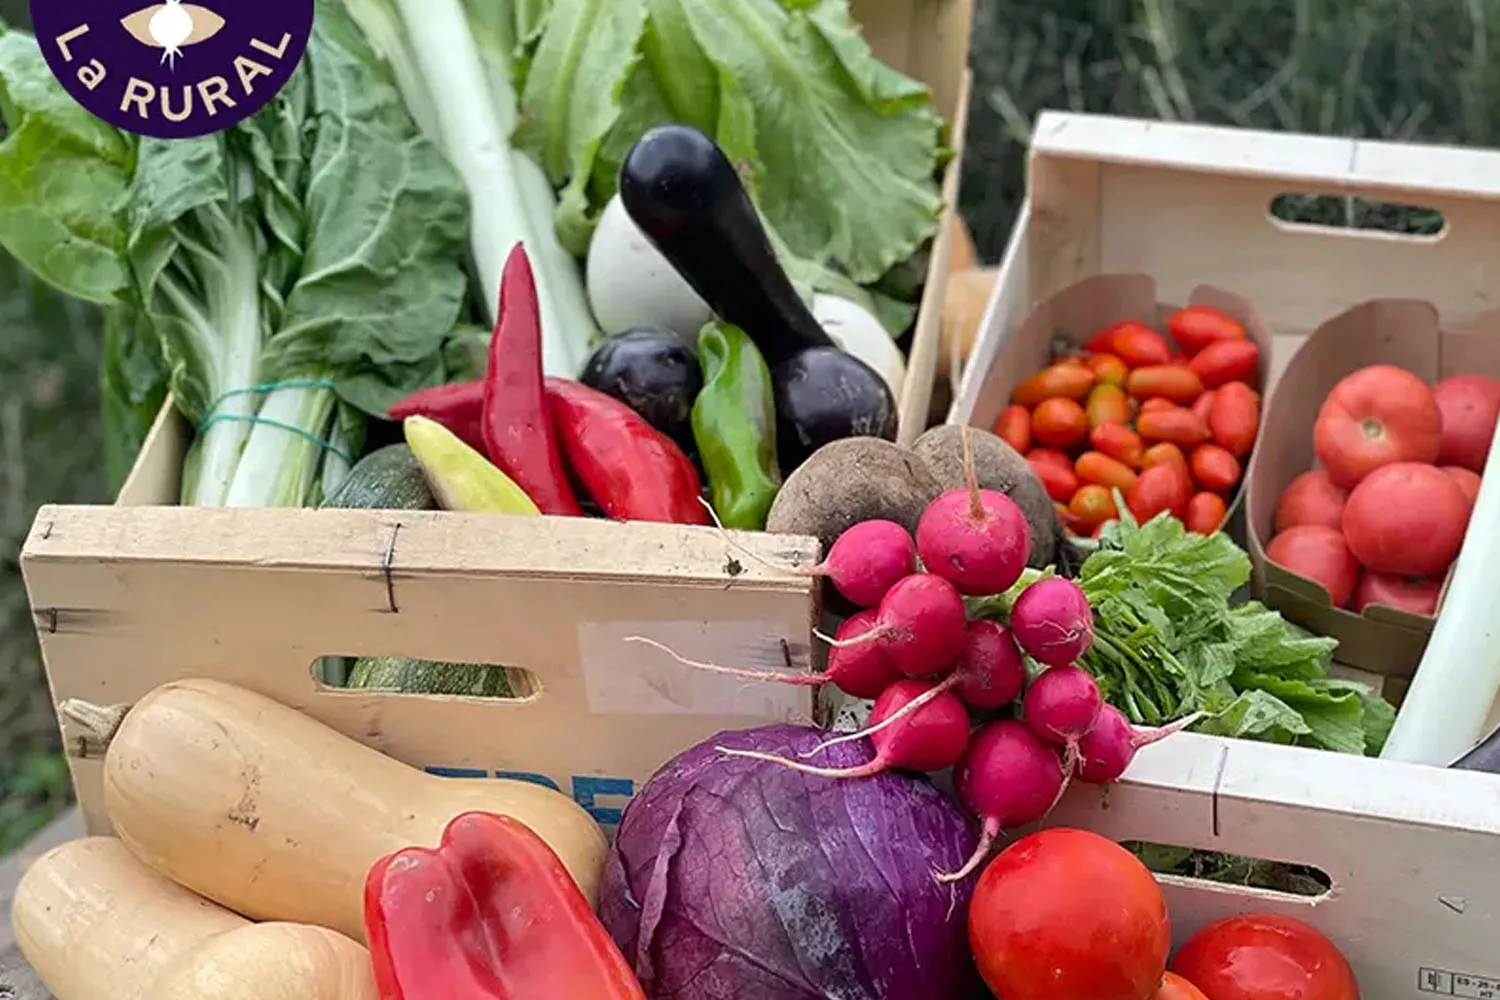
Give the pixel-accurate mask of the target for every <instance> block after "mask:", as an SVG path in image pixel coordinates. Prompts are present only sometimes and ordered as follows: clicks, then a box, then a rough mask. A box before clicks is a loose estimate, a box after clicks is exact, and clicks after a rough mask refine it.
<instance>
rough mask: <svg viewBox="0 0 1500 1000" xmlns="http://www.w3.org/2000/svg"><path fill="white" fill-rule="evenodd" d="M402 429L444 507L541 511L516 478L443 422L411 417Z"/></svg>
mask: <svg viewBox="0 0 1500 1000" xmlns="http://www.w3.org/2000/svg"><path fill="white" fill-rule="evenodd" d="M402 429H403V430H404V431H405V433H406V443H407V445H408V446H409V447H410V448H411V451H412V454H413V455H415V456H417V462H418V464H420V465H421V466H422V472H423V474H424V475H426V476H427V484H428V486H430V487H431V488H432V495H433V496H434V497H436V498H437V501H438V504H439V506H441V507H442V508H443V509H444V510H454V511H464V512H466V513H471V514H537V515H540V514H541V511H540V510H538V509H537V505H536V504H535V503H533V502H532V499H531V497H529V496H527V495H526V491H525V490H523V489H521V487H519V486H517V485H516V482H515V480H513V479H511V478H510V477H509V476H507V475H506V474H505V473H503V472H501V471H500V470H499V469H498V468H496V467H495V466H494V465H493V464H492V463H491V462H490V460H489V459H487V458H485V457H484V456H483V455H481V454H480V453H479V452H477V451H475V450H474V449H473V448H471V447H469V445H467V444H465V443H464V441H463V440H462V439H461V438H459V436H458V435H457V434H454V433H453V432H452V431H450V430H449V429H448V428H446V427H444V426H443V425H442V424H440V423H438V422H437V421H435V420H429V419H428V418H427V417H407V418H406V420H405V421H404V422H403V424H402Z"/></svg>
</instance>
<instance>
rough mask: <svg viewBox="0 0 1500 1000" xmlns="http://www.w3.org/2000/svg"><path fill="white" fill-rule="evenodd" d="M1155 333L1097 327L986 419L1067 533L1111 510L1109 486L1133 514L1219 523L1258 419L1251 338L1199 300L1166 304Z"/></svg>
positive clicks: (1203, 526) (1135, 326)
mask: <svg viewBox="0 0 1500 1000" xmlns="http://www.w3.org/2000/svg"><path fill="white" fill-rule="evenodd" d="M1167 331H1168V333H1170V334H1171V341H1169V340H1168V339H1167V337H1164V336H1163V335H1162V334H1160V333H1158V332H1157V331H1156V330H1153V329H1151V328H1150V327H1148V326H1146V325H1144V324H1142V323H1137V322H1133V321H1127V322H1123V323H1117V324H1115V325H1114V326H1111V327H1109V328H1108V329H1106V330H1104V331H1102V332H1100V333H1098V334H1096V335H1095V336H1094V337H1093V338H1091V339H1090V340H1089V341H1088V342H1087V343H1086V344H1085V345H1084V348H1083V351H1082V352H1081V353H1078V354H1073V355H1069V356H1067V357H1063V358H1061V359H1059V360H1058V361H1056V362H1054V363H1053V364H1052V365H1050V366H1049V367H1047V368H1044V369H1043V370H1041V371H1039V372H1037V373H1035V374H1034V375H1032V376H1031V377H1030V378H1028V379H1026V380H1025V381H1024V382H1022V383H1021V384H1020V385H1018V386H1017V387H1016V389H1015V391H1014V392H1013V393H1012V395H1011V405H1010V406H1008V407H1006V409H1005V412H1003V413H1002V414H1001V415H1000V419H999V420H998V421H996V423H995V433H996V434H997V435H999V436H1000V437H1001V438H1003V439H1004V440H1005V441H1006V442H1007V443H1009V444H1010V446H1011V447H1012V448H1015V449H1016V451H1018V452H1020V453H1021V454H1022V455H1025V456H1026V459H1027V461H1028V462H1030V464H1031V467H1032V469H1033V470H1035V472H1036V474H1037V476H1038V477H1039V478H1040V479H1041V481H1042V484H1043V485H1044V486H1045V487H1046V489H1047V493H1048V495H1050V496H1051V497H1052V500H1053V502H1054V503H1055V504H1056V505H1057V511H1058V515H1059V516H1060V517H1061V518H1062V521H1063V524H1064V525H1065V526H1066V527H1067V529H1068V530H1069V531H1070V532H1072V533H1073V534H1077V535H1097V534H1098V532H1099V530H1100V529H1101V528H1102V527H1103V526H1104V525H1105V524H1107V523H1108V522H1110V521H1111V520H1114V519H1115V518H1116V517H1118V516H1119V511H1118V510H1117V509H1116V506H1115V499H1114V493H1113V491H1114V490H1119V491H1120V494H1121V495H1122V496H1123V497H1124V498H1125V503H1126V506H1128V507H1129V508H1130V512H1131V514H1132V515H1134V516H1135V518H1136V519H1137V520H1140V521H1148V520H1150V519H1151V518H1153V517H1155V516H1156V515H1157V514H1159V513H1160V512H1162V511H1164V510H1166V511H1171V512H1172V514H1173V516H1175V517H1177V518H1179V519H1180V520H1182V521H1184V522H1185V523H1186V524H1187V527H1188V529H1189V530H1190V531H1196V532H1199V533H1201V534H1205V535H1207V534H1212V533H1213V532H1215V531H1217V530H1219V527H1220V526H1221V525H1222V523H1223V521H1224V516H1225V513H1226V511H1227V508H1228V503H1229V500H1230V498H1231V497H1232V496H1233V493H1234V490H1235V488H1236V487H1237V486H1238V485H1239V482H1240V478H1241V476H1242V475H1243V473H1244V464H1243V463H1244V459H1245V458H1246V456H1248V455H1249V454H1250V448H1251V446H1252V445H1253V444H1254V443H1255V435H1256V432H1257V431H1258V430H1259V428H1260V394H1259V393H1258V392H1257V391H1256V389H1255V386H1256V384H1257V381H1256V380H1257V373H1258V371H1259V367H1260V348H1259V346H1258V345H1257V344H1256V343H1255V341H1253V340H1251V339H1250V338H1249V337H1248V336H1247V335H1246V332H1245V328H1244V326H1243V325H1242V324H1241V323H1240V322H1239V321H1238V320H1236V319H1234V318H1233V317H1231V316H1229V315H1226V314H1225V313H1223V312H1221V311H1219V310H1217V309H1213V308H1211V307H1208V306H1190V307H1188V308H1186V309H1182V310H1180V311H1178V312H1176V313H1174V314H1173V315H1172V316H1171V317H1170V318H1169V319H1168V320H1167ZM1173 341H1175V342H1176V344H1177V347H1178V350H1177V351H1175V352H1174V350H1173V348H1172V342H1173Z"/></svg>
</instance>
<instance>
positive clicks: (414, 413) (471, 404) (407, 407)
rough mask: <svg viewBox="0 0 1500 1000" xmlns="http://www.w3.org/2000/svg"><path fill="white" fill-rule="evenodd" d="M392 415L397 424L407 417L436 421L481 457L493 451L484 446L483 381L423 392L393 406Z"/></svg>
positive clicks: (390, 414) (434, 388) (476, 380)
mask: <svg viewBox="0 0 1500 1000" xmlns="http://www.w3.org/2000/svg"><path fill="white" fill-rule="evenodd" d="M388 415H389V416H390V418H391V419H392V420H394V421H396V422H397V423H400V422H401V421H403V420H405V419H406V418H407V417H426V418H427V419H429V420H435V421H437V422H438V423H440V424H442V425H443V426H444V427H446V428H448V429H449V430H450V431H452V432H453V433H454V434H457V435H458V436H459V438H460V439H462V440H463V442H464V443H465V444H467V445H468V446H469V447H471V448H473V449H474V450H475V451H477V452H479V453H480V454H481V455H483V454H486V453H487V452H488V451H489V448H488V446H487V445H486V444H485V443H484V382H483V381H481V380H479V379H475V380H474V381H473V382H452V383H450V384H448V385H435V386H433V387H432V388H430V389H419V390H417V391H416V392H414V393H412V394H411V395H410V396H407V397H406V398H405V399H403V400H401V401H400V402H399V403H397V404H396V405H395V406H392V407H391V409H390V412H389V414H388Z"/></svg>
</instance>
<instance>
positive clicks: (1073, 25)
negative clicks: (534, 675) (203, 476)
mask: <svg viewBox="0 0 1500 1000" xmlns="http://www.w3.org/2000/svg"><path fill="white" fill-rule="evenodd" d="M47 2H57V0H47ZM26 6H27V3H26V0H0V18H3V19H4V20H6V21H8V22H9V23H11V24H24V23H25V22H26V17H25V12H26ZM1497 50H1500V0H1420V2H1413V0H1239V2H1237V3H1226V2H1225V0H977V13H976V24H975V31H974V49H973V57H972V62H973V66H974V71H975V106H974V111H973V119H972V122H971V126H970V133H969V136H968V153H967V159H966V163H965V176H964V189H963V203H962V208H963V211H964V214H965V216H966V217H967V218H968V220H969V222H970V225H971V227H972V228H973V230H974V233H975V237H976V240H977V241H978V243H979V247H980V250H981V253H983V254H984V256H985V257H987V258H989V259H991V260H993V259H995V258H996V257H997V256H998V254H999V253H1000V251H1001V249H1002V248H1003V246H1004V242H1005V239H1006V236H1007V234H1008V233H1009V230H1010V225H1011V221H1012V219H1013V217H1014V213H1015V210H1016V207H1017V205H1018V204H1019V202H1020V198H1021V195H1022V193H1023V189H1024V186H1025V161H1024V153H1025V148H1026V140H1027V134H1028V130H1029V126H1030V123H1031V121H1032V120H1033V118H1034V116H1035V115H1036V113H1037V112H1038V111H1040V110H1042V109H1044V108H1067V109H1073V110H1080V111H1096V112H1108V113H1114V114H1123V115H1132V116H1142V117H1152V118H1167V119H1176V120H1186V121H1199V122H1209V123H1218V124H1235V125H1244V126H1252V127H1258V128H1271V129H1291V130H1297V131H1308V132H1324V133H1331V134H1338V135H1347V136H1358V137H1385V138H1395V139H1414V140H1422V141H1428V142H1441V143H1465V144H1472V145H1485V146H1493V145H1500V143H1497V142H1496V138H1497V137H1496V130H1497V127H1500V109H1497V107H1496V97H1497V96H1500V59H1496V58H1495V57H1494V52H1495V51H1497ZM1286 214H1287V215H1288V216H1294V217H1297V218H1301V219H1304V220H1307V221H1317V222H1323V223H1328V224H1346V225H1361V226H1379V227H1382V228H1385V227H1399V228H1406V229H1423V228H1427V227H1429V226H1430V224H1431V220H1430V218H1427V217H1424V216H1423V215H1421V213H1412V212H1409V211H1406V210H1402V209H1392V208H1388V207H1380V206H1369V205H1365V204H1361V203H1357V202H1350V201H1346V200H1340V199H1319V200H1316V201H1312V200H1303V201H1301V202H1299V203H1296V204H1292V205H1290V206H1288V207H1287V212H1286ZM100 340H101V332H100V325H99V323H98V320H97V317H96V316H95V315H93V314H92V312H91V311H89V310H87V309H84V308H81V307H79V306H77V305H76V304H74V303H70V302H66V301H63V300H62V299H61V298H60V297H59V296H57V295H55V294H52V293H50V292H49V291H48V290H47V289H45V288H43V287H40V286H38V285H37V284H36V283H35V282H32V281H30V280H29V279H28V278H26V276H25V275H23V274H22V273H20V271H19V269H17V268H16V267H15V265H14V264H13V263H11V262H10V261H9V260H6V259H4V258H3V255H0V555H3V557H4V561H3V563H0V855H3V854H4V853H6V852H7V851H8V850H10V849H13V848H14V847H16V846H18V845H19V844H21V843H23V842H24V841H25V839H26V838H27V837H29V836H30V834H31V833H33V832H34V831H35V830H37V829H39V828H40V827H41V826H42V825H43V824H45V822H46V821H47V820H48V819H49V818H51V816H52V815H53V814H55V813H56V811H57V810H58V809H60V808H62V807H63V806H64V805H65V804H66V800H67V794H68V791H67V771H66V767H65V766H64V765H63V763H62V760H61V758H60V757H59V756H58V755H57V752H56V750H57V734H56V727H55V723H54V719H53V713H52V709H51V705H50V699H49V698H48V696H47V691H46V683H45V679H44V677H43V673H42V669H41V664H40V661H39V659H38V657H37V653H36V644H35V636H34V633H33V629H32V622H31V615H30V611H29V607H28V603H27V600H26V595H25V590H24V587H23V585H22V580H21V575H20V571H19V567H18V565H17V563H16V558H15V556H16V552H17V551H18V549H19V547H20V544H21V542H22V540H23V539H24V538H25V535H26V532H27V530H28V529H29V527H30V524H31V520H32V517H33V515H34V513H35V510H36V507H37V505H38V504H40V503H42V502H44V501H59V502H78V503H91V502H100V501H103V500H105V498H106V497H105V493H106V491H105V485H104V462H103V450H102V445H101V435H100V431H99V415H98V360H99V352H100Z"/></svg>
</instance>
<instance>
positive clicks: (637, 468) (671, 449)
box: [547, 378, 709, 524]
mask: <svg viewBox="0 0 1500 1000" xmlns="http://www.w3.org/2000/svg"><path fill="white" fill-rule="evenodd" d="M547 406H548V408H549V409H550V410H551V411H552V422H553V425H554V426H555V427H556V429H557V436H558V438H559V439H560V440H561V441H562V447H563V451H564V452H566V453H567V456H568V465H569V466H571V467H572V469H573V472H574V473H576V474H577V476H578V481H579V482H581V483H582V484H583V487H584V489H586V490H588V492H589V495H590V496H591V497H593V498H594V502H595V503H597V504H598V505H599V507H600V509H601V510H603V511H604V513H605V515H606V516H608V517H612V518H614V519H615V520H618V521H665V522H667V523H669V524H708V523H709V519H708V511H707V510H706V509H705V508H704V506H703V504H702V503H701V502H699V497H700V496H702V493H703V483H702V481H701V480H700V479H699V478H698V470H697V469H696V468H694V467H693V463H692V461H691V460H690V459H689V458H688V457H687V455H685V454H683V451H682V449H681V448H679V447H677V445H676V443H675V442H673V441H672V439H671V438H669V437H667V436H666V435H665V434H663V433H661V432H660V431H658V430H657V429H656V428H654V427H652V426H651V425H650V424H648V423H646V421H645V419H644V418H643V417H641V415H640V414H638V413H636V412H635V411H634V410H632V409H631V408H630V407H628V406H626V405H625V404H624V403H622V402H620V401H619V400H617V399H615V398H614V397H612V396H606V395H605V394H604V393H602V392H599V391H597V390H594V389H590V388H589V387H588V386H586V385H582V384H580V383H578V382H571V381H569V380H568V379H562V378H549V379H547Z"/></svg>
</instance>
